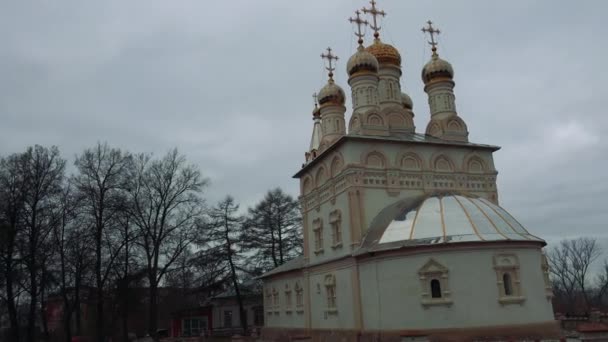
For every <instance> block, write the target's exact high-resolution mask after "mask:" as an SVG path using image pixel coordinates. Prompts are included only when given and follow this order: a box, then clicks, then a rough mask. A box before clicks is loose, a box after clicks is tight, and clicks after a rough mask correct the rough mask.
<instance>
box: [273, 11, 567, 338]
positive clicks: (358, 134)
mask: <svg viewBox="0 0 608 342" xmlns="http://www.w3.org/2000/svg"><path fill="white" fill-rule="evenodd" d="M363 12H364V13H365V14H369V15H370V26H371V28H372V29H373V30H374V31H375V34H374V40H373V42H372V43H371V44H369V45H368V46H367V47H366V46H365V45H364V42H363V35H362V34H360V33H361V29H360V28H361V25H362V24H363V23H364V22H363V20H362V19H361V18H360V16H359V15H360V13H359V12H357V16H356V17H355V18H352V19H351V21H352V22H354V23H355V24H357V25H358V27H359V31H358V34H357V36H358V42H359V46H358V49H357V51H356V52H355V54H354V55H353V56H352V57H350V59H349V60H348V63H347V68H346V71H347V73H348V85H349V86H350V93H351V100H352V114H351V115H350V118H349V119H348V124H347V117H346V115H345V114H346V108H345V100H346V96H345V92H344V91H343V89H342V87H340V86H339V85H338V84H336V82H335V81H334V79H333V71H334V68H333V65H332V62H333V61H334V60H335V56H333V55H332V51H331V50H330V49H328V51H327V54H323V57H324V58H326V59H327V60H328V61H329V67H328V70H329V79H328V81H327V84H326V85H325V86H324V87H323V88H322V89H321V90H320V91H319V93H318V107H316V106H315V109H314V111H313V113H312V115H313V121H314V125H313V129H312V139H311V143H310V148H309V150H308V151H307V152H306V160H305V163H304V165H303V166H302V168H301V169H300V170H299V171H298V172H297V173H296V175H295V177H296V178H298V179H299V180H300V190H301V194H300V203H301V207H302V208H301V209H302V217H303V230H302V234H303V238H304V252H303V255H302V256H301V257H299V258H297V259H295V260H292V261H290V262H287V263H285V264H283V265H281V266H279V267H277V268H276V269H274V270H272V271H270V272H268V273H266V274H265V275H263V276H262V279H263V281H264V315H265V317H264V319H265V327H264V329H263V332H262V339H263V340H264V341H292V340H304V341H409V340H426V339H429V340H448V339H449V340H491V339H501V340H509V339H517V340H520V339H530V340H533V339H549V338H555V337H558V336H559V327H558V324H557V322H556V321H555V320H554V316H553V310H552V304H551V298H552V292H551V285H550V283H549V278H548V272H549V271H548V265H547V260H546V258H545V257H544V255H543V251H542V248H543V246H545V244H546V243H545V241H544V240H542V239H541V238H539V237H536V236H534V235H532V234H531V233H530V232H528V230H526V228H524V227H523V226H522V225H521V224H520V223H519V222H518V221H517V220H516V219H515V218H514V217H513V216H511V215H510V214H509V213H508V212H507V211H506V210H505V209H503V208H501V207H500V206H499V197H498V190H497V188H496V177H497V174H498V172H497V170H496V169H495V167H494V161H493V156H492V154H493V153H494V152H495V151H497V150H498V149H499V147H497V146H492V145H485V144H477V143H472V142H470V141H469V139H468V137H469V132H468V130H467V125H466V124H465V121H464V120H463V118H461V117H460V116H459V115H458V113H457V111H456V104H455V96H454V84H455V83H454V70H453V68H452V66H451V65H450V63H448V62H447V61H446V60H444V59H442V58H440V57H439V55H438V53H437V46H436V43H435V36H434V35H435V34H437V33H438V31H437V30H435V29H434V28H433V27H432V25H431V24H432V23H431V22H430V21H429V22H428V27H425V28H424V31H425V32H427V33H430V37H431V42H430V44H431V46H432V57H431V59H430V61H429V62H428V63H427V64H426V65H425V66H424V67H423V68H422V81H423V82H424V91H425V92H426V93H427V94H428V104H429V109H430V117H429V120H428V124H427V126H426V130H425V132H424V133H416V132H415V127H414V121H413V117H414V112H413V104H412V101H411V99H410V97H409V96H408V95H407V94H405V93H403V92H402V91H401V86H400V78H401V74H402V72H401V56H400V54H399V52H398V51H397V49H395V48H394V47H393V46H391V45H389V44H386V43H384V42H382V41H381V39H380V34H379V31H380V27H379V26H378V23H377V17H378V16H380V15H384V12H383V11H380V10H378V9H377V8H376V3H375V2H374V1H372V2H371V7H369V8H365V9H364V10H363Z"/></svg>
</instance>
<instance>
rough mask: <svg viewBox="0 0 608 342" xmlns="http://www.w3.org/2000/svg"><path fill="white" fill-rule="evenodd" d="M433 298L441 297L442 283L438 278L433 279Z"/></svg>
mask: <svg viewBox="0 0 608 342" xmlns="http://www.w3.org/2000/svg"><path fill="white" fill-rule="evenodd" d="M431 298H441V283H440V282H439V280H437V279H433V280H431Z"/></svg>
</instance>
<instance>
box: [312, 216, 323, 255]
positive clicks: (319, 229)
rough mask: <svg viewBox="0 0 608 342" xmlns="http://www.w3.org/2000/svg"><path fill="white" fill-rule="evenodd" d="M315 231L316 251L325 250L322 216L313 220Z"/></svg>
mask: <svg viewBox="0 0 608 342" xmlns="http://www.w3.org/2000/svg"><path fill="white" fill-rule="evenodd" d="M312 226H313V231H314V234H315V252H316V253H320V252H322V251H323V220H321V219H320V218H317V219H315V220H314V221H312Z"/></svg>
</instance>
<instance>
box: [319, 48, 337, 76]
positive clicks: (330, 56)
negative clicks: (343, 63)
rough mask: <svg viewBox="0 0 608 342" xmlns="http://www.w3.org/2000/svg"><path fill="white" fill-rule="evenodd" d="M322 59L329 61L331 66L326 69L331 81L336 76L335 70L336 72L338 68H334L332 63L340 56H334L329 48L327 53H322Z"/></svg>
mask: <svg viewBox="0 0 608 342" xmlns="http://www.w3.org/2000/svg"><path fill="white" fill-rule="evenodd" d="M321 58H323V59H327V61H328V65H329V66H327V67H325V69H327V71H329V79H332V77H333V76H334V70H336V68H334V67H333V66H332V64H331V63H332V61H337V60H338V56H335V55H334V54H332V53H331V48H329V47H328V48H327V53H322V54H321Z"/></svg>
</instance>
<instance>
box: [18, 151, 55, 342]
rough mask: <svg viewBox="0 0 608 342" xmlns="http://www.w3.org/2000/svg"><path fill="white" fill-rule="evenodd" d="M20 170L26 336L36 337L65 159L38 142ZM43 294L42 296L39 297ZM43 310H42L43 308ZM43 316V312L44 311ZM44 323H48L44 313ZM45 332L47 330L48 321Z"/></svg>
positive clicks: (21, 245) (22, 159)
mask: <svg viewBox="0 0 608 342" xmlns="http://www.w3.org/2000/svg"><path fill="white" fill-rule="evenodd" d="M20 159H21V162H20V164H21V168H20V172H22V173H23V180H24V186H23V204H24V205H23V210H22V211H21V216H22V220H21V222H22V224H23V236H22V239H21V240H20V253H21V254H22V257H23V263H24V265H25V268H26V270H27V273H28V279H27V293H28V295H29V301H30V302H29V312H28V318H27V327H28V329H27V340H28V341H30V342H33V341H34V340H35V339H36V329H35V323H36V314H37V313H38V312H39V311H38V310H37V309H38V308H39V307H41V306H39V304H40V299H41V297H43V296H44V293H45V292H44V290H45V286H46V282H47V280H48V276H49V274H48V272H47V260H48V258H49V257H50V250H49V249H50V246H51V244H50V243H49V239H50V234H51V232H52V230H53V228H54V226H55V225H56V224H57V223H58V220H57V217H56V215H55V213H56V210H55V208H56V206H57V204H58V197H59V195H60V194H61V186H62V181H63V178H64V170H65V160H63V159H62V158H61V157H60V155H59V149H58V148H56V147H51V148H45V147H42V146H39V145H36V146H34V147H30V148H28V149H27V150H26V152H24V153H23V154H22V155H21V158H20ZM39 296H40V297H39ZM40 313H42V311H40ZM42 316H44V315H42ZM42 322H43V324H44V323H46V321H45V319H44V317H43V318H42ZM43 327H44V330H45V331H44V333H45V334H48V330H47V329H46V325H43Z"/></svg>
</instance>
